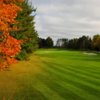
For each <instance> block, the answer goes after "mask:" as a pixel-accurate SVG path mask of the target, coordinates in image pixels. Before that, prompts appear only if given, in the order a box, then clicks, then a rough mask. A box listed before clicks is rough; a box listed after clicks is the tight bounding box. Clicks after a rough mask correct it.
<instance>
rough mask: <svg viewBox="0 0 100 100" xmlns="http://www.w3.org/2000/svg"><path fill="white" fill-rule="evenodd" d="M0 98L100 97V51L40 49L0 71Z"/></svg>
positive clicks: (74, 99) (56, 99)
mask: <svg viewBox="0 0 100 100" xmlns="http://www.w3.org/2000/svg"><path fill="white" fill-rule="evenodd" d="M0 100H100V54H97V55H88V54H84V52H80V51H67V50H56V49H51V50H50V49H47V50H46V49H45V50H38V51H36V52H35V54H33V55H31V57H30V60H29V61H21V62H19V63H18V64H16V65H13V66H11V68H10V71H0Z"/></svg>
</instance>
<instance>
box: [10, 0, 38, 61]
mask: <svg viewBox="0 0 100 100" xmlns="http://www.w3.org/2000/svg"><path fill="white" fill-rule="evenodd" d="M18 5H19V6H20V7H21V8H22V9H23V10H22V12H21V13H19V15H18V17H17V21H18V22H20V23H19V24H18V31H13V32H11V35H12V36H14V37H15V38H17V39H23V40H24V43H23V45H22V52H21V53H20V54H19V55H18V56H17V58H18V59H19V60H24V59H27V57H28V56H27V55H28V54H29V53H32V52H33V51H35V50H36V49H37V47H38V35H37V31H36V30H35V22H34V20H35V12H36V9H34V8H32V6H31V5H29V3H28V0H24V2H23V3H22V4H18Z"/></svg>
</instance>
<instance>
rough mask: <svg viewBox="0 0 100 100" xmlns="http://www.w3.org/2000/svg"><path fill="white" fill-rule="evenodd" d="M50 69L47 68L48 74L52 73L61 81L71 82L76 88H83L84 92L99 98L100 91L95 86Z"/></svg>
mask: <svg viewBox="0 0 100 100" xmlns="http://www.w3.org/2000/svg"><path fill="white" fill-rule="evenodd" d="M50 67H51V66H50ZM50 67H48V68H47V70H48V72H52V74H54V75H55V76H56V77H58V78H60V80H63V81H66V82H69V83H70V82H71V83H72V84H74V85H75V86H78V87H80V88H82V89H83V90H85V91H88V92H89V93H90V94H93V95H96V96H99V92H100V91H99V89H98V87H97V86H95V85H94V84H91V83H88V82H86V81H83V80H82V79H81V80H80V79H78V78H77V77H74V76H71V75H68V74H66V75H65V74H63V73H61V72H59V71H57V70H54V69H53V68H50ZM73 79H74V80H73Z"/></svg>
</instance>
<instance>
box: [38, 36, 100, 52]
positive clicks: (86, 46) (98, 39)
mask: <svg viewBox="0 0 100 100" xmlns="http://www.w3.org/2000/svg"><path fill="white" fill-rule="evenodd" d="M53 44H54V42H53V39H52V38H51V37H48V38H47V39H43V38H39V48H53V47H55V48H62V49H73V50H94V51H100V35H99V34H97V35H94V36H93V37H92V38H91V37H89V36H82V37H79V38H73V39H67V38H60V39H58V40H57V42H56V45H55V46H54V45H53Z"/></svg>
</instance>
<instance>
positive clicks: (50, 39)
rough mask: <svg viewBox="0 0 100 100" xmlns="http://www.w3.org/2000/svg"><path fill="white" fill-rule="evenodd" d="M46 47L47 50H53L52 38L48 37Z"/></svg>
mask: <svg viewBox="0 0 100 100" xmlns="http://www.w3.org/2000/svg"><path fill="white" fill-rule="evenodd" d="M46 46H47V48H52V47H53V40H52V38H51V37H47V39H46Z"/></svg>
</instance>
